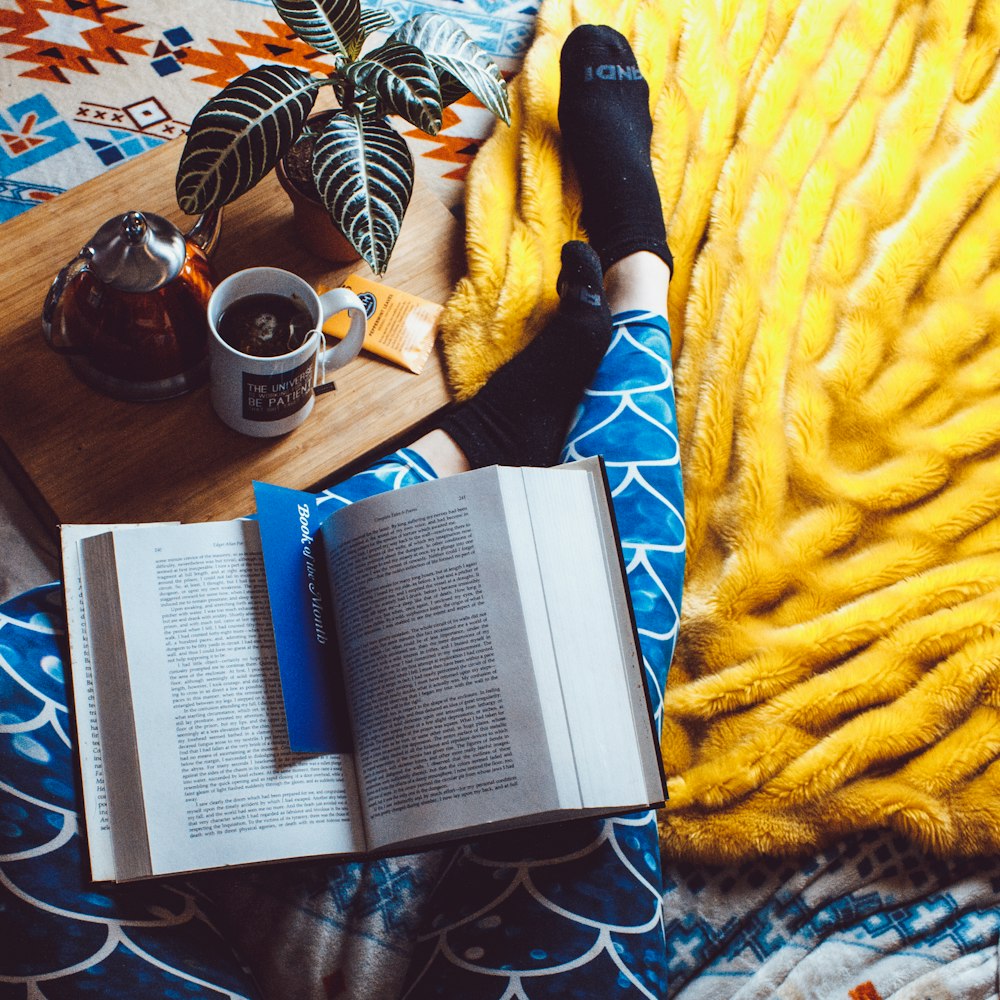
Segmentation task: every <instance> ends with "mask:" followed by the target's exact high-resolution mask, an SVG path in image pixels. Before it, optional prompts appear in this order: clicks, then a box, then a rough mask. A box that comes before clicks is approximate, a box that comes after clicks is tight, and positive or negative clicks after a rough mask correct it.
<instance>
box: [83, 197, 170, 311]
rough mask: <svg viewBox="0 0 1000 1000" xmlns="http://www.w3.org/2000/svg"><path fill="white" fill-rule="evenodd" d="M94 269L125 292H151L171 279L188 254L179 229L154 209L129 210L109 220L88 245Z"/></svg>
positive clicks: (100, 276)
mask: <svg viewBox="0 0 1000 1000" xmlns="http://www.w3.org/2000/svg"><path fill="white" fill-rule="evenodd" d="M89 247H90V250H91V251H92V256H91V270H92V271H93V273H94V275H95V277H97V278H98V280H100V281H102V282H104V283H105V284H107V285H111V287H112V288H116V289H118V290H119V291H122V292H151V291H153V290H154V289H157V288H159V287H160V286H161V285H165V284H166V283H167V282H168V281H172V280H173V279H174V278H176V277H177V275H178V274H180V272H181V268H182V267H183V266H184V261H185V259H186V257H187V242H186V240H185V239H184V236H183V234H182V233H181V232H180V230H179V229H178V228H177V227H176V226H175V225H174V224H173V223H172V222H171V221H170V220H169V219H164V218H163V216H160V215H154V214H153V213H152V212H126V213H125V214H124V215H117V216H115V217H114V218H113V219H108V221H107V222H105V223H104V225H103V226H101V228H100V229H98V230H97V232H96V233H94V236H93V238H92V239H91V240H90V244H89Z"/></svg>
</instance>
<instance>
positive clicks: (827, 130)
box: [445, 0, 1000, 860]
mask: <svg viewBox="0 0 1000 1000" xmlns="http://www.w3.org/2000/svg"><path fill="white" fill-rule="evenodd" d="M584 21H590V22H605V23H610V24H612V25H614V26H615V27H617V28H619V29H620V30H621V31H623V32H624V33H625V34H626V35H628V36H629V37H630V39H631V40H632V43H633V46H634V48H635V50H636V54H637V56H638V60H639V64H640V66H641V67H642V69H643V72H644V73H645V74H646V76H647V78H648V79H649V81H650V86H651V93H652V101H653V104H654V106H655V107H654V118H655V135H654V163H655V169H656V171H657V178H658V182H659V186H660V191H661V194H662V198H663V203H664V212H665V217H666V221H667V230H668V234H669V238H670V243H671V247H672V249H673V251H674V255H675V258H676V262H677V269H676V274H675V277H674V281H673V285H672V287H671V291H670V319H671V323H672V326H673V331H674V338H675V351H676V352H677V370H676V384H677V393H678V407H679V421H680V429H681V434H682V455H683V463H684V473H685V479H686V487H685V489H686V504H687V517H688V532H689V539H688V553H689V554H688V578H687V584H686V590H685V595H684V608H683V618H682V624H681V637H680V643H679V646H678V650H677V655H676V658H675V661H674V666H673V668H672V672H671V684H670V688H669V690H668V695H667V718H666V722H665V730H664V737H663V755H664V760H665V762H666V766H667V771H668V774H669V775H670V783H669V789H670V803H669V806H668V808H667V809H666V810H665V812H664V814H663V817H662V836H663V842H664V846H665V848H666V849H667V850H669V851H670V852H671V853H673V854H674V855H681V856H687V857H690V858H701V859H708V860H723V859H738V858H744V857H749V856H752V855H755V854H759V853H762V852H764V853H770V854H785V855H788V854H792V853H795V852H798V851H802V850H806V849H809V848H813V847H815V846H816V845H818V844H820V843H823V842H828V841H831V840H833V839H835V838H838V837H840V836H842V835H845V834H847V833H850V832H856V831H862V830H865V829H870V828H875V827H884V826H889V827H892V828H894V829H896V830H898V831H900V832H901V833H903V834H906V835H908V836H909V837H912V838H913V839H914V840H916V841H917V842H918V843H919V844H921V845H922V846H923V847H925V848H926V849H928V850H930V851H933V852H939V853H941V854H964V853H973V852H987V851H990V852H995V851H997V850H998V849H1000V624H998V623H1000V517H998V512H1000V272H998V260H1000V184H998V177H1000V71H998V67H997V53H998V44H1000V41H998V40H1000V4H998V3H997V2H996V0H988V2H987V0H983V2H981V3H979V4H976V3H969V2H963V0H939V2H905V0H899V2H887V0H855V2H844V0H800V2H796V0H771V2H766V0H761V2H752V0H703V2H696V0H690V2H686V3H685V2H682V0H655V2H634V0H633V2H629V3H618V2H617V0H607V2H604V3H601V2H590V3H585V2H580V3H576V4H573V3H571V2H570V0H546V2H545V4H544V6H543V9H542V11H541V13H540V15H539V18H538V25H537V39H536V41H535V42H534V44H533V47H532V49H531V51H530V53H529V54H528V56H527V59H526V62H525V65H524V68H523V71H522V73H521V74H520V76H519V77H518V78H517V80H516V82H515V84H514V87H513V98H514V108H515V114H514V123H513V127H512V128H511V129H509V130H507V129H504V128H503V127H501V128H499V130H498V131H497V132H496V133H495V134H494V135H493V136H492V137H491V139H490V140H489V141H488V143H487V144H486V146H485V147H484V148H483V150H482V151H481V153H480V154H479V156H478V157H477V159H476V161H475V163H474V168H473V172H472V175H471V177H470V179H469V190H468V202H467V211H468V255H469V263H468V267H469V272H468V276H467V278H466V279H465V280H463V281H462V282H461V284H460V286H459V287H458V289H457V290H456V293H455V295H454V297H453V298H452V300H451V302H450V304H449V306H448V309H447V312H446V321H445V343H446V349H447V357H448V363H449V370H450V373H451V376H452V379H453V384H454V386H455V388H456V391H457V393H458V394H459V395H464V394H467V393H469V392H471V391H473V390H474V389H475V388H476V386H477V385H479V384H480V383H481V382H482V380H483V379H484V378H485V377H486V376H487V375H488V373H489V372H490V371H491V370H492V369H493V368H494V367H495V366H496V365H497V364H499V363H500V362H501V361H502V360H503V359H505V358H506V357H508V356H509V355H511V354H512V353H513V352H515V351H516V350H517V349H518V348H519V347H520V346H521V344H522V343H523V341H524V340H526V339H527V338H530V337H531V336H532V335H533V334H534V332H535V331H536V330H537V329H538V326H539V324H540V323H541V322H543V321H544V319H545V317H546V316H547V315H548V313H549V311H550V309H551V308H552V305H553V300H554V294H555V292H554V289H555V278H556V271H557V268H558V261H559V247H560V246H561V244H562V243H563V241H564V240H566V239H569V238H571V237H574V236H577V235H579V232H578V225H579V224H578V222H577V217H578V208H579V195H578V193H577V191H576V188H575V186H574V181H573V179H572V177H571V176H570V175H569V172H568V170H567V169H566V168H564V165H563V163H562V160H561V157H560V140H559V132H558V124H557V121H556V102H557V96H558V85H559V77H558V53H559V49H560V47H561V44H562V41H563V39H564V38H565V37H566V35H567V34H568V32H569V31H570V29H571V28H572V27H573V25H575V24H577V23H581V22H584ZM608 141H609V142H613V141H614V138H613V136H609V137H608Z"/></svg>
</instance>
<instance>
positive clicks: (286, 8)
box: [273, 0, 364, 59]
mask: <svg viewBox="0 0 1000 1000" xmlns="http://www.w3.org/2000/svg"><path fill="white" fill-rule="evenodd" d="M273 3H274V6H275V9H276V10H277V11H278V13H279V14H280V15H281V18H282V20H283V21H284V22H285V24H287V25H288V27H289V28H291V29H292V31H294V32H295V34H296V35H298V36H299V38H301V39H302V41H303V42H305V43H306V44H307V45H311V46H312V47H313V48H314V49H319V50H320V51H321V52H332V53H334V54H335V55H342V56H346V57H347V58H349V59H353V58H355V56H357V54H358V53H359V52H360V51H361V43H362V42H363V41H364V36H363V34H362V32H361V0H273Z"/></svg>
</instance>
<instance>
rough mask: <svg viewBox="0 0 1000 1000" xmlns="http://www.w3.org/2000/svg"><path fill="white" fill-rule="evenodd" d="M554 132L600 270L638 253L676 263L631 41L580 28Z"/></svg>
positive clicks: (564, 63)
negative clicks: (579, 195)
mask: <svg viewBox="0 0 1000 1000" xmlns="http://www.w3.org/2000/svg"><path fill="white" fill-rule="evenodd" d="M559 65H560V69H561V72H562V83H561V87H560V91H559V127H560V129H561V131H562V137H563V144H564V146H565V148H566V150H567V152H568V153H569V158H570V160H571V161H572V163H573V167H574V169H575V170H576V175H577V178H578V180H579V181H580V188H581V190H582V192H583V216H582V219H583V225H584V228H585V229H586V230H587V235H588V237H589V239H590V243H591V245H592V246H593V247H594V249H595V250H596V251H597V252H598V254H599V255H600V258H601V264H602V265H603V266H604V270H605V271H607V269H608V268H609V267H610V266H611V265H612V264H614V263H615V262H616V261H619V260H621V259H622V257H627V256H628V255H629V254H630V253H635V252H636V251H638V250H649V251H650V252H652V253H655V254H657V255H658V256H659V257H662V258H663V260H665V261H666V263H667V266H668V267H669V268H670V270H671V272H672V271H673V267H674V262H673V257H672V256H671V254H670V250H669V248H668V247H667V237H666V231H665V229H664V226H663V208H662V206H661V203H660V192H659V191H658V189H657V187H656V179H655V178H654V177H653V168H652V166H651V164H650V159H649V144H650V139H651V137H652V134H653V123H652V120H651V119H650V117H649V86H648V85H647V83H646V81H645V79H644V78H643V76H642V74H641V73H640V71H639V67H638V66H637V65H636V61H635V56H634V55H633V54H632V48H631V46H630V45H629V43H628V40H627V39H626V38H625V37H624V36H623V35H621V34H619V33H618V32H617V31H615V30H614V29H613V28H609V27H607V26H606V25H594V24H582V25H580V26H579V27H577V28H575V29H574V30H573V31H572V32H571V33H570V35H569V37H568V38H567V39H566V42H565V43H564V45H563V48H562V54H561V56H560V59H559Z"/></svg>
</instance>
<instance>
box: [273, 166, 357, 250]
mask: <svg viewBox="0 0 1000 1000" xmlns="http://www.w3.org/2000/svg"><path fill="white" fill-rule="evenodd" d="M275 172H276V173H277V175H278V180H279V182H280V183H281V186H282V187H283V188H284V189H285V193H286V194H287V195H288V197H289V198H290V199H291V202H292V210H293V212H294V218H295V229H296V232H297V233H298V236H299V239H300V240H301V241H302V245H303V246H304V247H305V248H306V249H307V250H309V251H311V252H312V253H314V254H316V255H317V256H318V257H322V258H323V259H324V260H328V261H330V262H331V263H333V264H350V263H353V262H354V261H356V260H360V259H361V256H360V254H359V253H358V251H357V250H355V249H354V247H353V246H351V244H350V243H349V242H348V241H347V238H346V237H345V236H344V234H343V233H342V232H341V231H340V230H339V229H338V228H337V227H336V226H335V225H334V223H333V220H332V219H331V218H330V216H329V214H328V212H327V210H326V208H325V207H324V206H323V203H322V202H321V201H319V200H317V199H316V198H310V197H309V196H308V195H306V194H304V193H303V192H302V191H301V190H299V188H298V187H296V186H295V184H293V183H292V181H291V180H290V179H289V177H288V174H287V172H286V170H285V165H284V163H282V162H281V161H280V160H279V161H278V165H277V167H276V168H275Z"/></svg>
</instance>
